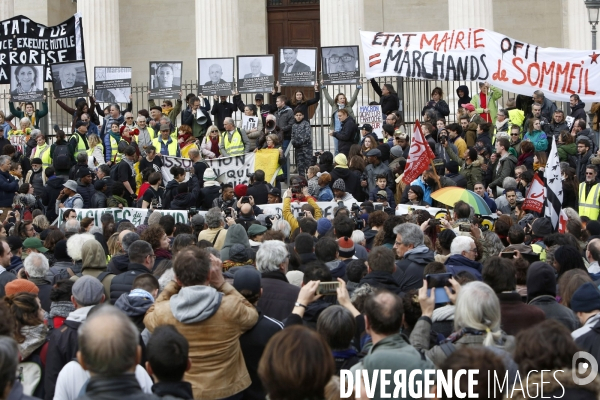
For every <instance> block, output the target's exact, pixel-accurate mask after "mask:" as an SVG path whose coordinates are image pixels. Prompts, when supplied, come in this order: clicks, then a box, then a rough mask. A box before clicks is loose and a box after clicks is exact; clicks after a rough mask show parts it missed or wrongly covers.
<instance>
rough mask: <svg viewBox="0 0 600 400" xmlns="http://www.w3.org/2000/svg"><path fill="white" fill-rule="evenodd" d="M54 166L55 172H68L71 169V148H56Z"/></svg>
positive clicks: (59, 146)
mask: <svg viewBox="0 0 600 400" xmlns="http://www.w3.org/2000/svg"><path fill="white" fill-rule="evenodd" d="M52 166H53V167H54V169H55V170H57V171H58V170H63V171H64V170H67V169H70V168H71V157H70V154H69V146H68V145H66V144H59V145H57V146H56V147H55V148H54V157H53V158H52Z"/></svg>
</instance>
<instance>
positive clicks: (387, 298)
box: [363, 290, 404, 336]
mask: <svg viewBox="0 0 600 400" xmlns="http://www.w3.org/2000/svg"><path fill="white" fill-rule="evenodd" d="M363 312H364V314H365V323H366V324H367V331H368V332H369V333H376V334H379V335H385V336H389V335H393V334H395V333H398V332H399V331H400V328H401V327H402V321H403V320H404V307H403V306H402V299H401V298H400V297H398V295H396V294H394V293H391V292H389V291H387V290H381V291H378V293H377V294H376V295H375V296H371V297H369V298H368V299H367V300H366V301H365V305H364V310H363Z"/></svg>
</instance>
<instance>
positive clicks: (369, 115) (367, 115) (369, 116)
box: [358, 106, 384, 139]
mask: <svg viewBox="0 0 600 400" xmlns="http://www.w3.org/2000/svg"><path fill="white" fill-rule="evenodd" d="M383 119H384V118H383V113H382V112H381V106H360V107H359V108H358V121H359V122H360V123H361V125H364V124H370V125H371V126H372V127H373V132H374V133H375V134H377V137H378V138H379V139H383Z"/></svg>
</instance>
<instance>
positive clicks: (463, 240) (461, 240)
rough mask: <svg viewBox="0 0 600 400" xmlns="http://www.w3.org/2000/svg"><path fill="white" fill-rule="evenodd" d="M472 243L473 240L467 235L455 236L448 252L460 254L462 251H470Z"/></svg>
mask: <svg viewBox="0 0 600 400" xmlns="http://www.w3.org/2000/svg"><path fill="white" fill-rule="evenodd" d="M473 243H475V241H474V240H473V239H471V238H470V237H468V236H457V237H455V238H454V239H453V240H452V244H450V254H462V252H463V251H470V250H471V244H473Z"/></svg>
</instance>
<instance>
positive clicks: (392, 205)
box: [369, 186, 396, 209]
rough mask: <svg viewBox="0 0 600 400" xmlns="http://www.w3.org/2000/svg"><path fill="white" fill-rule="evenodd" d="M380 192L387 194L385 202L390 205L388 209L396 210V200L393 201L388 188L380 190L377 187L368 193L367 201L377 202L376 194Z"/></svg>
mask: <svg viewBox="0 0 600 400" xmlns="http://www.w3.org/2000/svg"><path fill="white" fill-rule="evenodd" d="M380 190H385V192H386V193H387V202H388V204H389V205H390V208H394V209H395V208H396V200H395V199H394V193H393V192H392V191H391V190H390V188H389V187H387V186H386V187H385V189H380V188H379V186H378V187H376V188H375V189H373V190H371V191H370V192H369V200H371V201H377V192H379V191H380Z"/></svg>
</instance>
